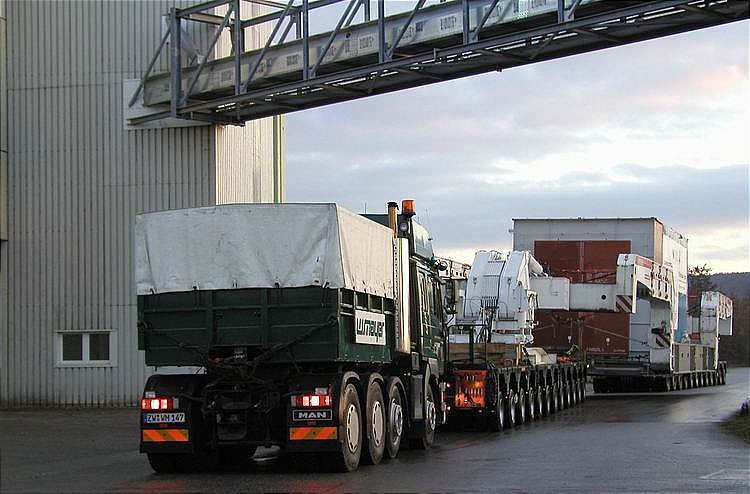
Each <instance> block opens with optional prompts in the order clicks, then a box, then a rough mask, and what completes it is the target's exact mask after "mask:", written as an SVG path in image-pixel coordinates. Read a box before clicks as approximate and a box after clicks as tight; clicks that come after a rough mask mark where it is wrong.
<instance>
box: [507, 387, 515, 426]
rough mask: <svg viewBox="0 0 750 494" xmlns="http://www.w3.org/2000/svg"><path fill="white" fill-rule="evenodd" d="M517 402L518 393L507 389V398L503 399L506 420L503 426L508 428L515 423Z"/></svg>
mask: <svg viewBox="0 0 750 494" xmlns="http://www.w3.org/2000/svg"><path fill="white" fill-rule="evenodd" d="M517 402H518V395H516V392H515V391H513V390H512V389H511V390H508V399H507V400H505V411H506V414H505V417H506V418H507V420H506V421H505V428H506V429H510V428H511V427H513V426H514V425H516V420H517V419H516V404H517Z"/></svg>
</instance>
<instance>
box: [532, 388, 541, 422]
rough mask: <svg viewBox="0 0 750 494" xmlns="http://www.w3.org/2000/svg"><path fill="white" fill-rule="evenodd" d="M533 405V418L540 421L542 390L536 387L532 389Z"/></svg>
mask: <svg viewBox="0 0 750 494" xmlns="http://www.w3.org/2000/svg"><path fill="white" fill-rule="evenodd" d="M534 395H535V396H534V404H535V405H536V410H535V413H534V416H535V418H537V419H540V418H542V415H543V414H542V408H543V404H542V388H541V387H540V386H537V387H536V388H534Z"/></svg>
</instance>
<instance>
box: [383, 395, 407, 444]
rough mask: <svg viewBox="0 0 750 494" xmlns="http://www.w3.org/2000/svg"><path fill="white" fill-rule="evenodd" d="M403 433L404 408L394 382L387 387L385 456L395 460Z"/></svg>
mask: <svg viewBox="0 0 750 494" xmlns="http://www.w3.org/2000/svg"><path fill="white" fill-rule="evenodd" d="M403 433H404V406H403V404H402V402H401V393H400V392H399V390H398V386H397V385H396V382H395V381H391V384H390V386H388V420H387V422H386V441H385V455H386V457H388V458H395V457H396V456H397V455H398V450H399V449H400V448H401V437H402V435H403Z"/></svg>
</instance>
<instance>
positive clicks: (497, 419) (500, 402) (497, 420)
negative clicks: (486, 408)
mask: <svg viewBox="0 0 750 494" xmlns="http://www.w3.org/2000/svg"><path fill="white" fill-rule="evenodd" d="M505 422H506V420H505V400H504V399H503V397H502V396H499V397H498V398H497V403H496V404H495V409H494V410H493V411H492V413H490V414H489V416H488V417H487V428H488V429H489V430H490V431H492V432H500V431H501V430H503V429H505Z"/></svg>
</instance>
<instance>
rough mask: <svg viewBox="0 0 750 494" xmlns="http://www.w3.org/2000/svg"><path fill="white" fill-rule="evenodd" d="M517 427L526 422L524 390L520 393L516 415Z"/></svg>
mask: <svg viewBox="0 0 750 494" xmlns="http://www.w3.org/2000/svg"><path fill="white" fill-rule="evenodd" d="M516 419H517V422H516V424H517V425H521V424H523V423H524V422H526V393H525V391H524V389H523V388H521V391H520V392H519V393H518V412H517V413H516Z"/></svg>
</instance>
